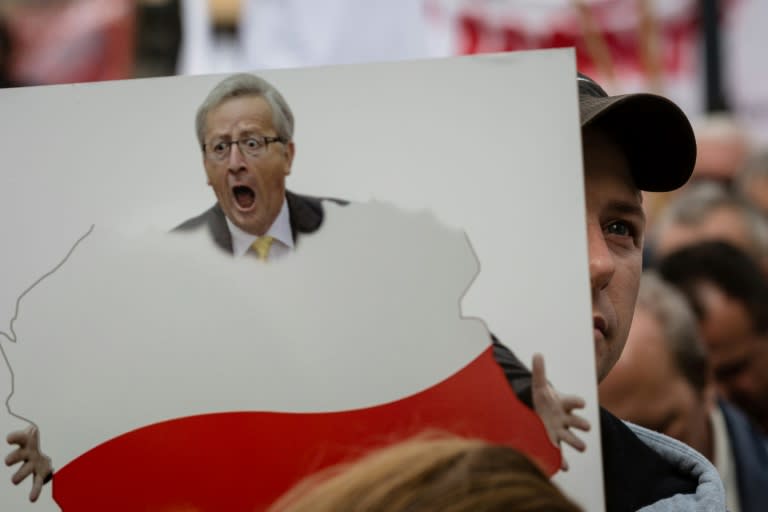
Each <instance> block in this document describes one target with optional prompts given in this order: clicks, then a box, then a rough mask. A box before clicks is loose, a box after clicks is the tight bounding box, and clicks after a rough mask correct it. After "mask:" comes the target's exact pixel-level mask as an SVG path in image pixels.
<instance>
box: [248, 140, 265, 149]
mask: <svg viewBox="0 0 768 512" xmlns="http://www.w3.org/2000/svg"><path fill="white" fill-rule="evenodd" d="M245 147H247V148H248V149H259V148H260V147H261V142H259V140H258V139H246V141H245Z"/></svg>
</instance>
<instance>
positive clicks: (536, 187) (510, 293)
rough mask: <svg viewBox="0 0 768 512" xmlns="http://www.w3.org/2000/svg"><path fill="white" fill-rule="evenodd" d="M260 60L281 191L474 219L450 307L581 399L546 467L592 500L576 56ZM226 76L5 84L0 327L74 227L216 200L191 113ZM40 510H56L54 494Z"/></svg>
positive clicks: (449, 221) (456, 222)
mask: <svg viewBox="0 0 768 512" xmlns="http://www.w3.org/2000/svg"><path fill="white" fill-rule="evenodd" d="M259 74H260V75H261V76H263V77H264V78H267V79H268V80H270V81H271V82H272V83H274V84H275V85H276V86H277V88H278V89H280V91H281V92H282V93H283V94H284V96H285V97H286V99H287V100H288V102H289V103H290V105H291V106H292V108H293V110H294V113H295V115H296V119H297V129H296V133H295V141H296V147H297V156H296V159H295V161H294V163H293V172H292V175H291V176H290V177H289V180H288V186H289V188H291V189H292V190H295V191H297V192H303V193H308V194H312V195H320V196H332V197H340V198H345V199H349V200H353V201H358V202H366V201H369V200H371V199H379V200H383V201H387V202H388V203H391V204H393V205H396V206H398V207H400V208H403V209H405V210H406V211H411V212H412V211H416V210H423V209H428V210H430V211H431V212H433V213H434V215H435V216H436V217H437V218H438V219H439V220H440V222H442V223H445V224H446V225H447V226H451V227H453V228H458V229H461V230H464V231H466V232H467V233H468V236H469V238H470V241H471V244H472V248H473V250H474V252H475V254H476V255H477V258H478V259H479V262H480V272H479V275H478V276H477V278H476V279H475V281H474V282H473V283H472V285H471V287H470V288H469V290H468V292H467V294H466V296H465V297H464V299H463V301H462V307H463V311H462V313H463V314H464V315H465V316H469V317H478V318H482V319H483V320H484V321H485V323H486V325H487V326H488V327H489V329H490V330H491V331H493V332H494V333H495V334H496V335H497V336H498V337H499V338H500V339H501V340H502V341H503V342H505V343H506V344H507V345H508V346H510V347H511V348H512V349H513V350H514V351H515V352H516V354H517V355H518V356H519V357H520V358H521V359H522V360H523V361H526V362H527V361H530V357H531V355H532V354H533V352H535V351H540V352H542V353H543V354H544V356H545V358H546V361H547V368H548V372H549V377H550V380H551V381H552V382H553V383H554V384H555V386H556V387H557V388H558V389H560V390H563V391H567V392H569V393H577V394H580V395H582V396H584V397H585V398H586V400H587V402H588V408H587V410H586V415H587V416H588V418H589V419H590V421H591V423H592V424H593V426H594V427H595V428H593V430H592V432H591V433H590V434H588V435H586V436H585V439H586V441H587V443H588V445H589V450H588V451H587V453H586V454H584V455H581V454H575V453H574V452H572V451H570V450H565V455H566V457H567V458H568V460H569V463H570V465H571V468H572V469H571V471H570V472H569V473H565V474H560V475H558V476H557V477H556V481H557V482H558V483H560V484H561V485H563V486H564V488H565V489H566V490H567V492H569V494H571V495H572V496H574V497H575V498H576V499H577V500H578V501H579V502H580V503H582V504H583V505H584V506H585V508H587V509H589V510H600V509H602V500H601V498H600V497H601V496H602V479H601V478H599V475H601V474H602V472H601V468H600V449H599V435H598V429H597V406H596V403H597V400H596V393H595V385H594V374H595V371H594V357H593V353H592V342H591V326H590V321H589V318H590V317H589V286H588V276H587V259H586V241H585V237H584V234H585V232H584V228H583V211H584V200H583V193H582V189H583V184H582V174H581V172H582V171H581V149H580V139H579V124H578V109H577V102H576V83H575V80H574V79H573V78H574V76H575V65H574V59H573V54H572V52H571V51H570V50H555V51H541V52H526V53H518V54H507V55H490V56H482V57H475V58H457V59H449V60H439V61H419V62H405V63H397V64H371V65H360V66H345V67H332V68H315V69H296V70H284V71H270V72H264V73H259ZM221 78H222V77H221V76H200V77H184V78H167V79H151V80H136V81H126V82H114V83H101V84H82V85H72V86H57V87H45V88H27V89H18V90H5V91H0V106H1V107H2V111H3V117H2V120H0V123H2V132H1V133H2V139H1V140H2V142H1V143H2V145H3V149H4V151H3V154H4V172H3V173H2V174H1V175H0V181H2V183H1V184H0V197H1V198H2V199H1V200H0V208H1V209H2V211H3V217H4V218H5V219H6V222H4V223H2V226H1V227H0V236H1V237H2V239H3V240H4V247H5V248H6V249H5V251H4V255H3V262H4V265H3V270H2V273H3V283H4V284H3V287H2V290H0V312H2V315H3V316H2V317H3V318H5V319H6V320H5V321H4V325H5V324H7V322H8V321H9V320H10V318H11V316H12V315H13V311H14V308H15V304H16V301H17V299H18V297H19V294H20V293H21V292H22V291H23V290H25V289H27V288H28V287H29V285H30V283H31V282H32V281H33V280H34V279H36V278H37V277H39V276H41V275H43V274H44V273H45V272H47V271H48V270H49V269H50V267H51V264H52V263H56V262H57V261H59V260H60V255H61V253H62V252H63V251H66V249H67V248H69V247H70V246H71V245H72V241H73V240H76V239H77V238H78V237H79V236H81V235H82V233H83V230H84V227H85V228H87V227H88V226H90V225H92V224H98V225H99V226H107V227H108V228H109V229H110V231H112V232H117V233H121V234H122V235H124V236H125V237H136V236H142V235H144V234H146V233H148V232H155V233H157V232H166V231H168V230H169V229H170V228H172V227H174V226H175V225H177V224H179V223H180V222H181V221H183V220H185V219H187V218H189V217H191V216H193V215H196V214H198V213H200V212H202V211H203V210H205V209H206V208H208V207H209V206H210V205H211V204H212V202H213V195H212V193H211V190H210V189H209V188H208V187H206V186H205V175H204V173H203V167H202V161H201V155H200V152H199V148H198V147H197V144H196V140H195V136H194V129H193V122H194V112H195V110H196V108H197V106H198V105H199V103H200V102H201V101H202V99H203V98H204V97H205V95H206V94H207V93H208V91H209V90H210V89H211V88H212V87H213V86H214V85H215V84H216V83H217V82H218V81H219V80H220V79H221ZM41 293H44V292H41ZM50 331H51V336H50V337H51V339H52V340H55V339H56V332H57V330H56V327H54V326H50ZM3 343H7V342H6V341H3ZM21 348H22V347H21V345H19V346H17V347H14V349H16V350H19V349H21ZM55 364H56V360H53V359H51V360H46V361H44V362H43V361H41V365H40V368H39V369H38V371H39V372H40V375H41V376H42V377H41V378H40V386H46V385H51V384H50V383H47V382H45V378H44V376H45V374H46V365H55ZM2 372H3V378H2V379H0V396H7V395H8V393H9V391H10V382H11V379H10V374H8V373H7V370H6V369H5V368H3V370H2ZM17 377H18V376H17ZM27 380H28V381H29V380H31V379H27ZM0 418H2V422H1V423H0V425H3V430H4V431H10V430H13V429H15V428H19V427H22V426H23V424H21V423H20V422H18V421H14V420H13V419H11V418H10V417H9V416H8V415H7V413H5V412H4V411H3V413H2V416H0ZM5 475H6V477H4V478H2V479H0V496H1V497H2V498H0V499H1V500H4V501H3V509H5V508H6V506H7V507H8V509H10V510H26V509H27V507H28V505H26V504H25V495H26V489H13V488H11V486H10V484H9V483H8V480H9V479H10V475H11V472H10V471H6V472H5ZM46 500H47V503H46ZM34 507H35V508H36V509H37V510H46V507H48V508H47V509H48V510H56V507H55V506H53V505H52V503H51V502H50V497H49V496H48V495H44V496H43V498H42V503H39V504H36V505H34ZM51 507H53V508H51Z"/></svg>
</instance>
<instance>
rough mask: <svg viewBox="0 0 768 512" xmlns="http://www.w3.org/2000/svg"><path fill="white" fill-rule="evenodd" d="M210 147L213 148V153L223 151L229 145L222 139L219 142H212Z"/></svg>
mask: <svg viewBox="0 0 768 512" xmlns="http://www.w3.org/2000/svg"><path fill="white" fill-rule="evenodd" d="M211 147H212V148H213V152H214V153H224V152H225V151H226V150H227V148H228V147H229V144H227V143H226V142H224V141H221V142H216V143H214V144H213V145H212V146H211Z"/></svg>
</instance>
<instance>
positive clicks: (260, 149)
mask: <svg viewBox="0 0 768 512" xmlns="http://www.w3.org/2000/svg"><path fill="white" fill-rule="evenodd" d="M272 142H282V143H283V144H285V139H284V138H283V137H255V136H251V137H247V138H245V139H240V140H231V141H226V140H220V141H215V142H212V143H211V144H203V151H205V156H207V157H208V158H210V159H211V160H213V161H216V162H221V161H224V160H226V159H227V158H229V155H230V152H231V148H230V146H232V144H237V147H239V148H240V152H242V153H243V155H245V156H249V157H251V158H258V157H260V156H261V155H262V154H264V151H265V150H266V149H267V147H268V146H269V144H270V143H272Z"/></svg>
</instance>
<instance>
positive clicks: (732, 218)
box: [655, 207, 756, 257]
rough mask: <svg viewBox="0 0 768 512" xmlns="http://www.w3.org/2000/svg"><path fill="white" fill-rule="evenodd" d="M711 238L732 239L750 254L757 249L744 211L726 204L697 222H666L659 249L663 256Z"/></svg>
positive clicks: (734, 243)
mask: <svg viewBox="0 0 768 512" xmlns="http://www.w3.org/2000/svg"><path fill="white" fill-rule="evenodd" d="M708 240H723V241H725V242H730V243H732V244H733V245H735V246H736V247H739V248H741V249H743V250H745V251H747V252H748V253H750V254H754V253H755V250H756V249H755V247H754V244H753V242H752V239H751V237H750V235H749V228H748V227H747V223H746V221H745V219H744V217H743V216H742V214H741V213H740V212H739V211H737V210H735V209H733V208H729V207H722V208H717V209H715V210H713V211H712V212H710V213H709V215H707V216H706V217H704V218H703V219H702V221H701V222H700V223H699V224H696V225H687V224H679V223H677V224H669V225H665V226H663V227H662V229H661V230H660V231H659V233H658V236H657V238H656V246H655V251H656V254H657V255H658V256H659V257H664V256H666V255H668V254H670V253H671V252H673V251H676V250H678V249H682V248H683V247H686V246H689V245H692V244H695V243H697V242H703V241H708Z"/></svg>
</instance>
